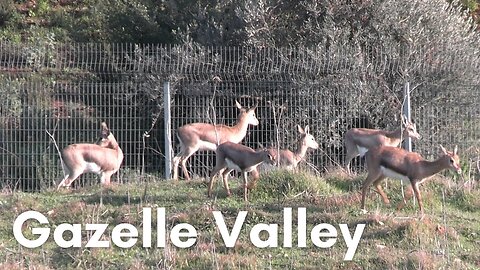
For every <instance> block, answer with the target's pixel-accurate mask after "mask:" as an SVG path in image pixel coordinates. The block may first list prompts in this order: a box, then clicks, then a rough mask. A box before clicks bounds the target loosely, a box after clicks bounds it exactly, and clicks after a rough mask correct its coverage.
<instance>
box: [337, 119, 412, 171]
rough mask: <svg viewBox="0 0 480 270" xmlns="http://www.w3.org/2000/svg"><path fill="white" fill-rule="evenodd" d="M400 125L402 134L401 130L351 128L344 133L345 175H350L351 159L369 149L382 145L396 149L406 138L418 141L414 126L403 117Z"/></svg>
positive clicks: (362, 154)
mask: <svg viewBox="0 0 480 270" xmlns="http://www.w3.org/2000/svg"><path fill="white" fill-rule="evenodd" d="M402 125H403V126H404V129H403V132H402V128H398V129H396V130H394V131H385V130H378V129H367V128H352V129H350V130H348V131H347V132H346V133H345V148H346V150H347V153H346V157H345V166H346V169H347V173H348V174H351V171H350V162H351V161H352V159H353V158H354V157H357V156H361V157H363V156H364V155H365V153H366V152H367V151H368V150H369V149H371V148H374V147H378V146H382V145H384V146H394V147H397V146H399V145H400V143H401V142H402V140H403V139H405V138H407V137H410V138H414V139H420V134H418V132H417V127H416V125H415V124H414V123H412V122H410V121H409V120H408V119H407V118H406V117H405V116H403V117H402Z"/></svg>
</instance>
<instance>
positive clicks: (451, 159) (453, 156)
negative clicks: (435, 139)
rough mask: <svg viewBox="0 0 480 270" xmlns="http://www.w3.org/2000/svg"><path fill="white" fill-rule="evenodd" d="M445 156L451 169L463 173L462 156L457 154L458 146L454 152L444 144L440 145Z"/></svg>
mask: <svg viewBox="0 0 480 270" xmlns="http://www.w3.org/2000/svg"><path fill="white" fill-rule="evenodd" d="M439 147H440V149H441V150H442V152H443V154H444V156H443V158H445V159H447V160H448V163H449V167H450V169H451V170H455V171H456V172H457V173H458V174H461V173H462V168H461V167H460V157H459V156H458V154H457V150H458V148H457V146H456V145H455V148H454V149H453V152H450V151H447V150H446V149H445V148H444V147H443V146H441V145H439Z"/></svg>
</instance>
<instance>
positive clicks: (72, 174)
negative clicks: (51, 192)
mask: <svg viewBox="0 0 480 270" xmlns="http://www.w3.org/2000/svg"><path fill="white" fill-rule="evenodd" d="M100 126H101V131H100V138H99V139H98V141H97V143H96V144H89V143H83V144H71V145H68V146H67V147H65V148H64V149H63V150H62V152H61V156H62V166H63V171H64V173H65V177H64V178H63V180H62V181H61V182H60V184H58V188H60V187H63V186H65V187H69V186H70V185H71V184H72V183H73V181H75V179H77V178H78V177H79V176H80V175H82V174H84V173H88V172H93V173H96V174H99V175H100V176H101V183H102V185H109V184H110V177H111V176H112V174H114V173H115V172H117V171H118V169H119V168H120V165H121V164H122V161H123V152H122V149H120V146H119V145H118V143H117V140H116V139H115V136H113V134H112V133H111V132H110V129H109V128H108V127H107V124H106V123H101V125H100Z"/></svg>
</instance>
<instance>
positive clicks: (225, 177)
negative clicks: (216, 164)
mask: <svg viewBox="0 0 480 270" xmlns="http://www.w3.org/2000/svg"><path fill="white" fill-rule="evenodd" d="M231 171H232V170H230V169H225V170H223V171H222V173H221V174H222V178H223V186H224V187H225V190H226V191H227V196H229V197H230V196H231V195H232V193H231V192H230V188H229V187H228V175H229V174H230V172H231Z"/></svg>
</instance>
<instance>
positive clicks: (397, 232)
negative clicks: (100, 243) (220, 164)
mask: <svg viewBox="0 0 480 270" xmlns="http://www.w3.org/2000/svg"><path fill="white" fill-rule="evenodd" d="M124 178H129V179H130V180H134V179H135V178H137V180H138V179H139V178H140V177H139V176H136V175H134V174H130V173H128V172H127V173H125V172H124ZM363 178H364V176H362V175H360V176H358V177H355V178H353V179H351V178H348V177H345V176H342V175H340V174H339V175H334V174H331V175H329V176H327V177H324V178H320V177H314V176H310V175H307V174H291V173H285V172H279V173H274V174H271V175H268V176H264V177H263V178H262V179H261V181H259V182H258V183H257V185H256V187H255V189H254V190H253V191H252V192H251V194H250V203H249V204H245V203H244V202H243V200H242V196H241V194H239V192H240V190H241V189H239V188H238V182H239V181H238V180H235V179H232V181H231V187H232V190H233V195H232V197H229V198H226V193H225V191H224V190H223V186H222V184H221V181H218V182H220V183H219V184H217V185H216V187H215V195H216V198H214V199H208V198H207V197H206V190H207V184H206V182H205V181H202V180H194V181H189V182H187V181H178V182H174V181H154V180H155V179H154V177H150V178H149V179H144V180H145V181H144V182H143V181H138V182H137V183H136V184H128V185H116V186H113V187H112V188H111V189H108V190H102V189H100V187H98V186H95V187H90V188H82V189H77V190H73V191H60V192H56V191H50V192H43V193H21V192H12V191H4V192H3V193H2V195H1V196H0V208H1V213H2V218H0V231H1V233H0V246H1V247H2V248H1V249H0V267H2V268H9V269H15V268H35V269H57V268H60V269H68V268H89V269H93V268H98V269H152V268H159V269H448V268H450V269H479V268H480V237H479V235H480V200H479V199H478V198H479V197H480V196H479V195H480V190H479V189H478V187H474V188H468V187H465V186H463V185H462V187H461V186H460V185H459V184H457V183H456V181H453V180H452V179H451V178H446V177H440V176H439V177H436V178H433V179H431V180H430V181H429V182H428V183H427V184H426V185H424V186H423V187H422V189H421V190H422V191H423V192H422V194H423V196H424V203H425V209H426V211H425V212H426V215H425V217H424V218H423V219H421V220H420V219H418V215H417V206H416V205H414V204H413V203H412V202H411V201H410V202H409V203H408V204H407V206H406V207H405V209H403V210H401V211H399V212H395V211H394V209H395V207H394V206H395V205H396V204H397V203H398V202H400V200H401V186H400V184H399V183H396V182H394V181H389V182H388V186H387V188H386V192H387V194H388V195H389V196H390V199H391V202H392V206H385V205H383V204H382V203H381V200H380V198H379V196H378V195H376V194H375V193H374V192H371V193H370V196H369V197H368V199H367V209H369V210H370V211H369V212H368V213H366V214H365V213H362V212H361V211H360V210H359V205H360V194H359V190H360V185H361V181H362V180H363ZM143 207H152V213H153V214H152V216H153V217H152V218H153V221H152V224H153V225H152V228H153V230H152V234H153V236H152V243H153V246H155V243H156V240H155V239H156V230H157V228H156V227H157V226H156V224H157V222H156V211H155V209H154V208H157V207H164V208H165V209H166V227H167V230H168V231H170V229H171V228H173V226H175V225H176V224H179V223H183V222H185V223H189V224H191V225H192V226H193V227H194V228H196V230H197V233H198V237H197V242H196V243H195V245H193V246H192V247H190V248H185V249H182V248H177V247H175V246H174V245H173V244H172V242H171V241H167V245H166V247H165V248H144V247H142V241H141V239H142V225H143V224H142V208H143ZM285 207H291V208H292V209H293V211H292V212H293V235H292V239H293V247H292V248H288V247H282V246H283V218H284V217H283V209H284V208H285ZM298 207H305V208H306V211H307V239H310V230H311V229H312V227H313V226H315V225H317V224H320V223H329V224H332V225H334V226H335V228H337V230H338V227H339V226H338V224H340V223H346V224H348V225H349V227H350V228H352V227H355V225H356V224H361V223H364V224H366V228H365V231H364V232H363V235H362V237H361V240H360V243H359V246H358V249H357V252H356V254H355V257H354V258H353V260H352V261H343V257H344V255H345V252H346V250H347V247H346V245H345V242H344V241H343V238H342V237H341V234H340V231H339V238H338V240H337V242H336V243H335V244H334V245H333V247H331V248H325V249H322V248H319V247H316V246H315V245H314V244H313V243H312V241H310V240H308V241H307V247H304V248H299V247H297V240H296V239H297V225H296V224H297V223H296V217H297V208H298ZM27 210H36V211H39V212H41V213H42V214H44V215H45V216H46V217H47V218H48V220H49V222H50V225H49V226H47V227H50V228H52V230H53V229H54V228H55V227H56V226H58V225H59V224H61V223H65V222H67V223H80V224H86V223H108V224H110V225H109V227H108V230H107V232H108V234H107V235H104V236H103V238H102V239H105V240H109V239H110V233H111V232H112V228H113V227H114V226H115V225H117V224H120V223H130V224H133V225H134V226H136V227H137V228H138V229H139V237H138V239H139V241H137V243H136V244H135V245H134V246H133V247H132V248H126V249H123V248H119V247H110V248H85V247H84V246H85V244H86V241H87V239H88V238H89V237H90V235H91V233H90V232H87V231H83V232H82V247H81V248H67V249H64V248H60V247H58V246H57V245H56V244H55V242H54V241H53V232H51V234H50V238H49V239H48V241H47V242H46V243H45V244H44V245H43V246H41V247H39V248H35V249H28V248H24V247H22V246H20V245H19V244H18V243H17V241H16V240H15V238H14V236H13V233H12V224H13V221H14V220H15V218H16V217H17V216H18V215H19V214H21V213H23V212H25V211H27ZM215 210H218V211H221V213H222V214H223V215H224V217H225V221H226V224H227V226H228V228H229V230H230V229H231V228H232V226H233V224H234V223H235V219H236V217H237V214H238V212H239V211H242V210H246V211H248V214H247V217H246V220H245V224H244V225H243V227H242V230H241V232H240V235H239V238H238V241H237V242H236V245H235V247H234V248H227V247H225V243H224V241H223V240H222V237H221V235H220V232H219V229H218V226H217V224H216V223H215V219H214V217H213V214H212V211H215ZM259 223H272V224H279V235H278V244H279V247H277V248H258V247H255V246H254V245H253V244H252V242H251V240H250V238H249V233H250V229H251V228H252V227H253V226H255V225H256V224H259ZM34 225H35V223H34V222H28V223H27V224H26V225H24V227H23V229H22V230H23V232H24V234H25V235H26V236H27V237H28V236H30V237H32V234H31V227H32V226H34ZM37 226H38V225H37ZM67 235H68V233H66V234H65V238H66V239H68V237H67ZM261 237H262V239H264V240H265V239H266V234H261Z"/></svg>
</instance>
